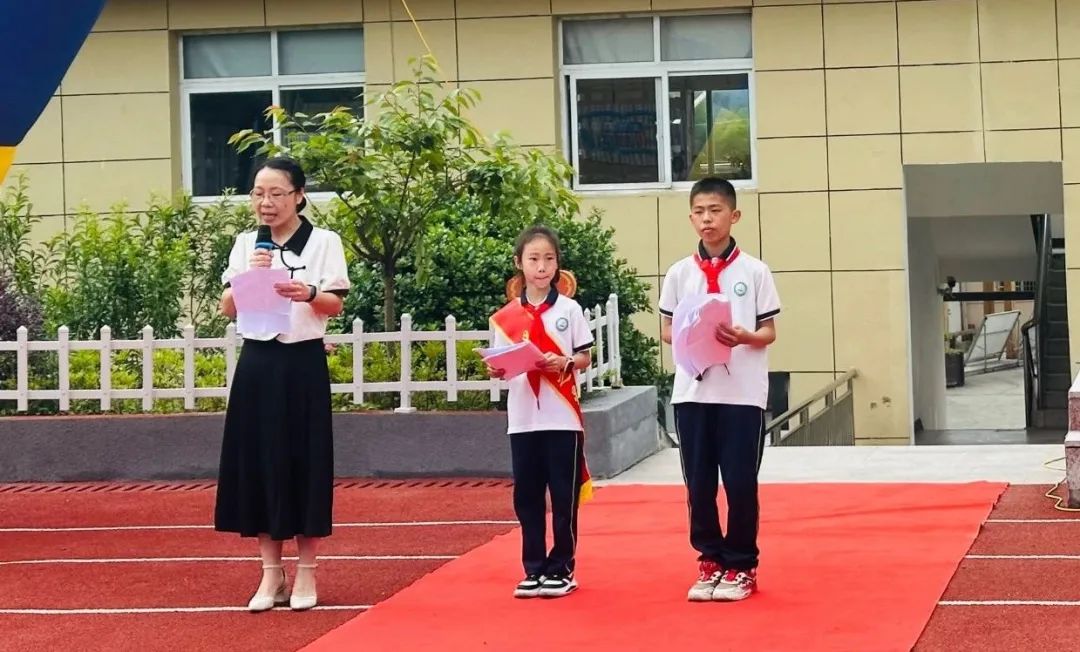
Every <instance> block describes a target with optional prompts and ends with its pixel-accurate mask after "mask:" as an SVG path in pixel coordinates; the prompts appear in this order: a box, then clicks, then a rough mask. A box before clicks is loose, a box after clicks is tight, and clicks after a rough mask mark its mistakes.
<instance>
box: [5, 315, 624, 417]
mask: <svg viewBox="0 0 1080 652" xmlns="http://www.w3.org/2000/svg"><path fill="white" fill-rule="evenodd" d="M585 318H586V319H587V320H588V322H589V327H590V329H591V330H592V332H593V335H594V337H595V339H596V344H595V348H594V349H593V364H592V365H591V366H590V367H589V368H588V369H587V370H585V371H584V372H582V373H581V374H580V382H581V384H582V385H583V386H584V387H585V388H586V389H587V390H592V389H599V388H602V387H619V386H621V385H622V365H621V358H620V355H619V337H618V334H619V298H618V296H616V295H614V294H612V295H611V296H610V297H609V298H608V301H607V305H606V306H604V307H603V308H602V307H601V306H600V305H599V304H597V305H596V307H595V308H594V309H593V310H586V311H585ZM492 340H493V337H492V333H491V331H489V330H458V329H457V320H455V319H454V317H453V316H450V317H447V318H446V327H445V330H441V331H426V330H413V327H412V317H411V316H410V315H408V314H405V315H402V316H401V330H399V331H393V332H381V333H380V332H370V333H369V332H365V331H364V324H363V322H362V321H361V320H359V319H358V320H356V321H354V322H353V328H352V332H351V333H346V334H340V335H327V336H326V338H325V341H326V343H327V344H333V345H335V346H351V347H352V349H353V351H354V355H353V380H352V382H349V383H333V384H332V385H331V392H332V393H334V394H350V395H352V402H353V403H354V404H356V405H359V404H362V403H363V402H364V396H365V395H366V394H374V393H382V392H390V393H396V394H399V395H400V401H399V407H397V408H395V410H394V411H395V412H399V413H412V412H415V411H416V408H414V407H413V406H412V395H413V394H414V393H416V392H443V393H445V394H446V398H447V400H448V401H456V400H457V398H458V392H461V391H469V390H477V391H487V392H490V395H491V400H492V402H495V401H498V400H499V398H500V395H501V393H502V391H503V390H505V389H506V382H505V381H501V380H496V379H487V380H460V379H458V370H457V347H456V343H457V342H476V343H477V344H478V345H479V344H481V343H488V344H490V343H491V342H492ZM430 341H438V342H445V343H446V369H447V378H446V379H445V380H426V381H417V380H413V379H412V364H411V361H412V355H411V351H412V345H413V343H414V342H430ZM242 342H243V340H242V338H240V337H238V336H237V334H236V328H235V326H234V325H232V324H230V325H229V327H228V329H227V330H226V333H225V336H224V337H218V338H199V337H195V329H194V327H192V326H187V327H186V328H184V329H183V335H182V336H181V337H180V338H178V339H165V340H158V339H154V330H153V329H152V328H150V327H149V326H147V327H146V328H144V329H143V330H142V338H141V339H137V340H114V339H112V335H111V331H110V329H109V327H108V326H105V327H103V328H102V329H101V338H100V339H97V340H72V339H70V338H69V337H68V329H67V327H66V326H65V327H61V328H59V329H58V332H57V339H55V340H42V341H36V340H35V341H31V340H29V338H28V332H27V330H26V328H25V327H21V328H19V329H18V336H17V339H16V340H15V341H14V342H12V341H0V352H4V351H8V352H10V351H14V352H15V356H16V388H15V389H14V390H10V389H9V390H0V400H7V401H11V400H14V401H16V403H17V406H16V410H17V411H19V412H26V411H27V410H28V409H29V402H30V401H31V400H53V401H58V402H59V408H60V411H61V412H67V411H68V410H70V408H71V401H72V400H92V401H99V402H100V404H101V411H103V412H107V411H109V410H110V409H111V406H112V401H113V400H118V399H141V400H142V410H143V411H144V412H149V411H151V410H153V409H154V401H157V400H161V399H183V400H184V409H185V410H194V409H195V400H196V399H199V398H227V397H228V395H229V386H230V385H231V383H232V377H233V372H234V371H235V370H236V355H237V350H238V349H239V347H240V345H241V344H242ZM373 342H400V343H401V347H402V352H403V355H401V356H400V357H401V375H400V378H399V379H398V380H395V381H388V382H365V381H364V364H363V360H364V356H363V352H364V347H365V346H366V345H368V344H370V343H373ZM162 349H180V350H182V351H183V353H184V386H183V387H178V388H171V389H166V388H155V387H154V351H158V350H162ZM203 349H218V350H224V352H225V368H226V373H225V378H226V380H225V383H226V384H225V386H224V387H196V386H195V353H196V351H200V350H203ZM33 351H56V352H57V358H58V372H59V373H58V374H57V376H58V383H57V384H58V387H57V388H56V389H30V382H29V375H30V374H29V371H30V365H29V358H30V355H29V354H30V353H31V352H33ZM72 351H97V352H98V353H99V355H100V369H101V371H100V384H99V386H98V389H71V376H70V355H71V352H72ZM115 351H141V352H142V387H140V388H138V389H114V388H113V387H112V355H113V352H115Z"/></svg>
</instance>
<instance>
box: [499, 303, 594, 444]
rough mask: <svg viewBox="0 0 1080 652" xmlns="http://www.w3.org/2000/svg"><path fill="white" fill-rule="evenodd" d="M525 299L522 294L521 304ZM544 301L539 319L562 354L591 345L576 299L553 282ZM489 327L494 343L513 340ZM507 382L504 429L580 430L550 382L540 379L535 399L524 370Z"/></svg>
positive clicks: (579, 424)
mask: <svg viewBox="0 0 1080 652" xmlns="http://www.w3.org/2000/svg"><path fill="white" fill-rule="evenodd" d="M526 301H527V299H526V298H525V295H524V294H522V296H521V302H522V304H524V303H525V302H526ZM545 301H546V302H547V303H549V304H551V307H550V308H548V310H547V311H546V312H544V313H543V314H542V315H540V319H541V321H543V322H544V329H545V330H546V331H547V332H548V335H549V336H551V339H552V340H553V341H554V342H555V344H557V345H558V347H559V349H560V350H561V351H562V355H566V356H573V355H574V354H575V353H579V352H581V351H587V350H588V349H590V348H592V345H593V336H592V333H591V332H590V331H589V322H587V321H585V312H584V311H583V310H582V309H581V306H580V305H579V304H578V302H577V301H574V300H573V299H571V298H569V297H566V296H563V295H561V294H559V291H558V290H556V289H555V287H554V286H552V288H551V291H550V292H549V293H548V297H547V299H545ZM492 331H493V332H494V333H495V346H506V345H508V344H514V342H510V341H509V340H508V339H506V338H505V337H504V336H503V335H502V334H501V333H500V332H499V329H497V328H494V327H492ZM572 373H573V374H574V382H575V383H576V382H578V380H579V378H578V373H577V370H574V371H573V372H572ZM507 382H508V384H509V386H510V391H509V393H508V396H507V399H506V422H507V426H506V431H507V433H509V434H511V435H513V434H515V433H521V432H536V431H539V430H574V431H581V429H582V425H581V420H580V419H578V416H577V413H576V412H574V410H573V408H572V407H570V406H569V405H567V403H566V399H564V398H563V397H562V395H560V394H559V393H558V392H557V391H555V389H554V388H552V387H551V383H548V382H541V383H540V398H539V400H537V397H536V395H534V394H533V391H532V386H531V385H529V378H528V376H527V375H526V374H521V375H520V376H517V377H515V378H511V379H510V380H509V381H507Z"/></svg>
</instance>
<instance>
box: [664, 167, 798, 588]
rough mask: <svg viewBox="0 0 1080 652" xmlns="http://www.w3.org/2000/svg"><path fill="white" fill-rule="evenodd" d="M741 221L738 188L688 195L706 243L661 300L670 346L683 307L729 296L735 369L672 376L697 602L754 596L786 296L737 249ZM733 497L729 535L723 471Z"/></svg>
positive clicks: (675, 269)
mask: <svg viewBox="0 0 1080 652" xmlns="http://www.w3.org/2000/svg"><path fill="white" fill-rule="evenodd" d="M740 217H741V214H740V213H739V210H738V209H737V208H736V200H735V188H734V187H733V186H732V185H731V183H729V182H728V181H725V180H723V179H717V178H705V179H702V180H700V181H698V182H697V183H695V184H694V187H693V188H692V189H691V190H690V223H691V224H692V225H693V227H694V231H696V232H697V235H698V237H699V238H700V239H701V240H700V242H699V243H698V246H697V252H696V253H695V254H694V255H692V256H688V257H686V258H683V259H682V260H680V261H678V262H676V263H675V264H674V265H672V266H671V268H670V269H668V272H667V275H666V276H665V277H664V286H663V289H662V290H661V292H660V313H661V315H663V325H662V331H661V338H662V339H663V340H664V341H665V342H667V343H668V344H670V343H671V338H672V332H671V331H672V316H673V315H674V314H675V308H676V307H677V306H678V305H679V302H680V301H684V300H686V299H687V298H689V297H692V296H695V295H701V294H705V293H723V294H724V295H725V296H726V298H727V299H728V300H729V301H730V302H731V324H730V325H726V324H720V325H718V326H717V327H716V339H717V340H719V341H720V342H721V343H723V344H725V345H727V346H730V347H731V349H732V350H731V361H730V362H729V363H728V364H726V365H718V366H714V367H710V368H709V369H707V370H706V371H705V372H704V373H703V374H701V375H700V376H697V377H693V376H691V375H690V374H689V373H687V372H686V371H684V370H683V369H681V368H676V370H675V387H674V390H673V392H672V396H671V402H672V403H673V404H674V405H675V425H676V430H677V431H678V434H679V446H680V449H679V450H680V454H681V458H682V466H683V477H684V479H685V482H686V490H687V494H688V501H687V502H688V504H689V508H690V545H692V546H693V547H694V549H695V550H697V551H698V552H699V553H700V555H699V557H698V562H699V574H698V579H697V581H696V582H695V583H694V584H693V586H691V587H690V591H689V593H688V594H687V598H688V599H689V600H691V601H694V602H704V601H710V600H719V601H727V600H743V599H746V598H748V597H750V596H751V595H752V594H753V593H754V591H756V590H757V565H758V547H757V534H758V478H757V475H758V469H759V467H760V466H761V454H762V448H763V446H764V444H765V416H764V414H765V411H764V408H765V400H766V398H767V396H768V393H769V377H768V370H769V365H768V359H767V356H766V352H765V350H766V347H767V346H769V345H770V344H772V343H773V341H775V340H776V327H775V325H774V323H773V318H774V317H776V315H777V314H778V313H779V312H780V298H779V297H778V296H777V293H776V286H775V285H774V284H773V278H772V273H771V272H770V271H769V268H768V267H767V266H766V265H765V264H764V263H763V262H761V261H760V260H758V259H757V258H754V257H753V256H750V255H749V254H747V253H745V252H742V251H739V248H738V246H737V245H736V244H735V240H734V238H732V237H731V227H732V225H733V224H735V223H736V222H738V221H739V218H740ZM718 469H719V475H720V477H722V478H723V482H724V493H725V494H726V496H727V503H728V519H727V532H726V534H725V533H724V532H723V531H722V530H721V528H720V518H719V514H718V512H717V506H716V498H717V480H718V477H717V470H718Z"/></svg>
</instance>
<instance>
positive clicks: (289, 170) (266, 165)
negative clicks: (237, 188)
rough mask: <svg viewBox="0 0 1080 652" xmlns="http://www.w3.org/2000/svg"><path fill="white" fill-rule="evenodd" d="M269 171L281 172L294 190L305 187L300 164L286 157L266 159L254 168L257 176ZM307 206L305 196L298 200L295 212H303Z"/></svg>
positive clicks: (305, 182) (305, 183)
mask: <svg viewBox="0 0 1080 652" xmlns="http://www.w3.org/2000/svg"><path fill="white" fill-rule="evenodd" d="M264 169H269V170H277V171H278V172H283V173H284V174H285V176H287V177H289V183H291V184H292V186H293V188H295V189H296V190H303V189H304V187H305V186H307V175H305V174H304V168H302V167H300V164H299V163H297V162H296V161H294V160H293V159H291V158H289V157H288V156H275V157H273V158H268V159H266V160H265V161H263V162H262V164H260V165H259V167H257V168H255V174H258V173H259V171H260V170H264ZM252 178H254V176H253V177H252ZM305 206H307V195H304V198H303V199H301V200H300V204H299V205H297V207H296V212H298V213H299V212H300V211H302V210H304V207H305Z"/></svg>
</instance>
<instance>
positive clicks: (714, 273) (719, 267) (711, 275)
mask: <svg viewBox="0 0 1080 652" xmlns="http://www.w3.org/2000/svg"><path fill="white" fill-rule="evenodd" d="M738 257H739V248H738V247H735V248H734V249H732V250H731V254H730V255H728V257H727V258H702V257H701V254H699V253H698V254H694V262H696V263H697V264H698V267H700V268H701V271H703V272H705V281H706V282H707V283H708V286H709V287H708V289H707V292H708V293H709V294H720V293H721V292H722V290H721V289H720V273H721V272H723V271H724V270H725V269H727V268H728V266H729V265H731V263H733V262H735V259H736V258H738Z"/></svg>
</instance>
